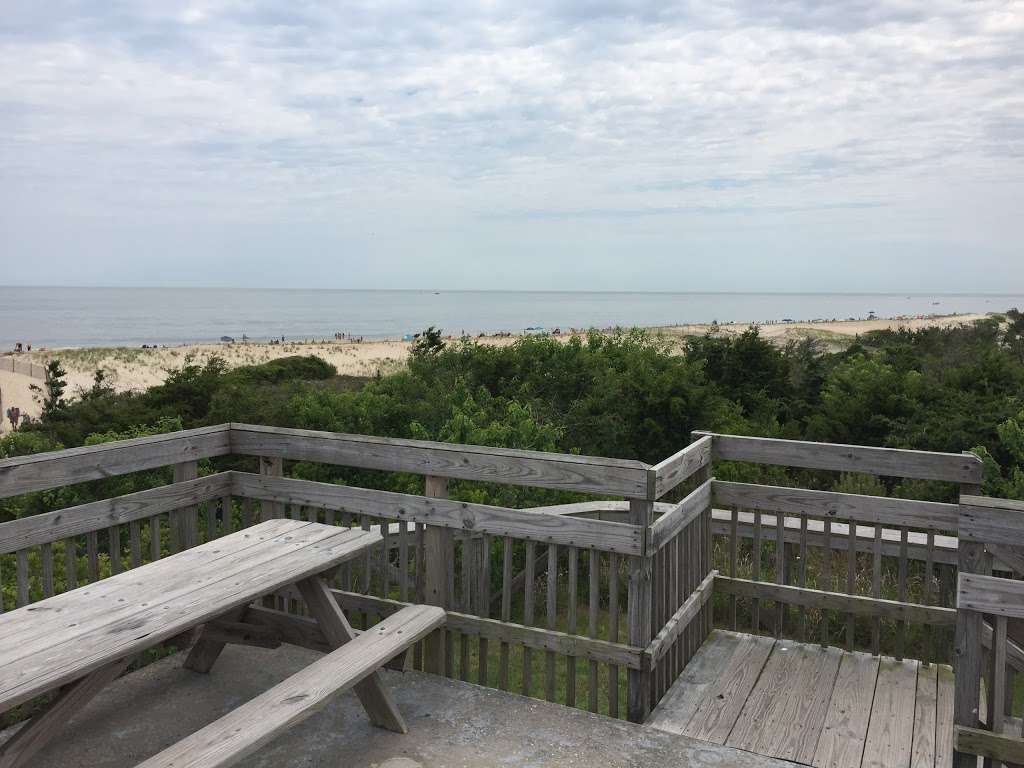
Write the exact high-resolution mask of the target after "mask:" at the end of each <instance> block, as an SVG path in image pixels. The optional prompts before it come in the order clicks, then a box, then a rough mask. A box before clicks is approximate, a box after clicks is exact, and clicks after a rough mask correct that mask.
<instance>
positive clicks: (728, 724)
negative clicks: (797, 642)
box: [684, 635, 776, 744]
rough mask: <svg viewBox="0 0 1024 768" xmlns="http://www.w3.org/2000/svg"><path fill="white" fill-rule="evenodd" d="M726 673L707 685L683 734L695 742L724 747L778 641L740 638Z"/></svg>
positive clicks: (752, 637) (744, 636)
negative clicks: (695, 740)
mask: <svg viewBox="0 0 1024 768" xmlns="http://www.w3.org/2000/svg"><path fill="white" fill-rule="evenodd" d="M739 638H740V640H739V642H738V643H737V646H736V649H735V650H734V652H733V654H732V656H731V657H730V658H729V662H728V664H727V665H726V668H725V670H724V671H723V672H722V674H721V675H720V676H719V677H718V679H717V680H715V681H714V683H712V684H711V685H710V686H708V689H707V691H705V693H704V697H703V698H702V700H701V702H700V704H698V705H697V709H696V711H695V712H694V713H693V717H692V718H690V722H689V723H687V725H686V728H685V730H684V733H685V734H686V735H687V736H689V737H691V738H694V739H700V740H701V741H711V742H714V743H715V744H725V741H726V739H728V738H729V734H730V733H731V732H732V729H733V726H734V725H735V724H736V719H737V718H738V717H739V715H740V712H741V711H742V710H743V705H744V704H745V703H746V701H747V697H748V696H749V695H750V692H751V691H752V690H753V688H754V684H755V683H756V682H757V679H758V677H760V675H761V670H762V669H763V667H764V665H765V662H766V661H767V660H768V657H769V655H770V654H771V652H772V648H773V647H774V646H775V643H776V641H775V640H774V639H773V638H769V637H759V636H756V635H739Z"/></svg>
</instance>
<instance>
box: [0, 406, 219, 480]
mask: <svg viewBox="0 0 1024 768" xmlns="http://www.w3.org/2000/svg"><path fill="white" fill-rule="evenodd" d="M230 452H231V447H230V430H229V427H228V425H227V424H221V425H218V426H215V427H200V428H198V429H188V430H185V431H182V432H168V433H166V434H163V435H153V436H152V437H139V438H135V439H132V440H118V441H117V442H113V443H103V444H101V445H87V446H82V447H80V448H68V449H65V450H63V451H47V452H46V453H35V454H31V455H29V456H17V457H14V458H11V459H3V460H0V498H7V497H8V496H18V495H20V494H23V493H29V492H31V491H45V490H48V489H50V488H58V487H60V486H62V485H71V484H73V483H82V482H85V481H87V480H98V479H100V478H104V477H113V476H116V475H125V474H128V473H130V472H139V471H142V470H146V469H154V468H156V467H164V466H167V465H169V464H179V463H182V462H185V461H195V460H197V459H205V458H210V457H213V456H223V455H225V454H228V453H230Z"/></svg>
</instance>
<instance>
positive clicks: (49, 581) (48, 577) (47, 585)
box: [39, 542, 53, 598]
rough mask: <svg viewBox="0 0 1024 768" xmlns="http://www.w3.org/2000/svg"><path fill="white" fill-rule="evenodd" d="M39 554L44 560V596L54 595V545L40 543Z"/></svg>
mask: <svg viewBox="0 0 1024 768" xmlns="http://www.w3.org/2000/svg"><path fill="white" fill-rule="evenodd" d="M39 554H40V557H41V558H42V561H43V597H44V598H46V597H53V545H52V544H51V543H49V542H47V543H45V544H42V545H40V547H39Z"/></svg>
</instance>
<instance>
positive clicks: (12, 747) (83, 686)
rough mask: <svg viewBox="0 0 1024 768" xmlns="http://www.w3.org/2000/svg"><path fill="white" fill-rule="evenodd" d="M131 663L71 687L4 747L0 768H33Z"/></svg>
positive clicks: (114, 665) (119, 662) (119, 663)
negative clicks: (72, 721) (39, 756)
mask: <svg viewBox="0 0 1024 768" xmlns="http://www.w3.org/2000/svg"><path fill="white" fill-rule="evenodd" d="M130 662H131V658H130V657H128V658H124V659H119V660H117V661H114V662H112V663H110V664H107V665H106V666H104V667H100V668H99V669H97V670H95V671H93V672H91V673H90V674H88V675H87V676H85V677H83V678H82V679H81V680H78V681H76V682H75V683H73V684H72V685H69V686H68V687H67V689H66V690H64V691H62V692H61V694H60V696H59V697H58V698H57V699H56V700H55V701H54V702H53V703H52V704H51V705H50V706H49V707H47V709H46V710H45V711H43V712H42V713H40V714H38V715H36V716H35V717H34V718H32V720H31V721H29V723H28V724H27V725H24V726H22V728H21V729H20V730H19V731H18V732H17V733H15V734H14V735H13V736H12V737H11V738H10V739H8V740H7V741H6V742H4V744H3V745H0V768H21V767H22V766H28V765H31V764H32V757H33V755H35V753H36V752H37V751H39V749H41V748H42V747H43V746H45V745H46V744H47V743H48V742H50V741H52V740H53V739H54V738H55V737H57V736H58V735H59V734H61V733H62V732H63V731H64V728H65V727H66V726H67V721H68V718H70V717H71V716H73V715H75V714H77V713H78V712H79V711H80V710H81V708H82V707H83V706H85V705H86V704H87V703H88V702H89V701H91V700H92V699H93V698H94V697H95V696H96V694H98V693H99V692H100V691H101V690H103V688H105V687H106V686H107V685H108V684H110V683H112V682H113V681H114V680H115V679H116V678H117V677H118V676H120V674H121V673H122V672H124V670H125V669H126V668H127V667H128V664H129V663H130Z"/></svg>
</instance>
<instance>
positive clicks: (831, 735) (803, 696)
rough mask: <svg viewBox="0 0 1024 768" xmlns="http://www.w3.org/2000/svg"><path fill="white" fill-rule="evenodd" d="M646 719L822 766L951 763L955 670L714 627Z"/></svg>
mask: <svg viewBox="0 0 1024 768" xmlns="http://www.w3.org/2000/svg"><path fill="white" fill-rule="evenodd" d="M647 722H648V725H650V726H652V727H655V728H658V729H660V730H664V731H669V732H671V733H680V734H684V735H687V736H691V737H693V738H697V739H702V740H704V741H710V742H714V743H716V744H725V745H728V746H731V747H736V748H738V749H743V750H747V751H749V752H754V753H756V754H759V755H765V756H769V757H777V758H781V759H783V760H790V761H792V762H795V763H801V764H806V765H814V766H817V767H818V768H859V767H860V766H863V767H864V768H868V767H869V766H871V767H874V766H878V767H879V768H899V767H900V766H914V768H918V767H919V766H948V765H950V764H951V761H952V748H953V747H952V745H953V672H952V669H951V668H950V667H949V666H946V665H937V664H931V665H925V664H923V663H921V662H919V661H917V660H911V659H907V660H904V661H897V660H895V659H892V658H888V657H885V656H882V657H878V656H871V655H870V654H866V653H860V652H852V653H851V652H846V651H842V650H839V649H837V648H821V647H820V646H818V645H806V644H802V643H795V642H791V641H788V640H775V639H773V638H769V637H758V636H754V635H744V634H737V633H735V632H726V631H722V630H716V631H714V632H713V633H712V634H711V636H710V637H709V638H708V639H707V641H706V642H705V643H704V645H703V646H702V647H701V649H700V650H699V651H698V652H697V654H696V656H694V658H693V660H692V661H691V662H690V663H689V664H688V665H687V667H686V669H685V670H684V672H683V674H682V676H681V677H680V678H679V679H678V680H677V681H676V683H675V685H673V686H672V688H671V689H670V690H669V692H668V694H667V695H666V696H665V698H664V699H663V700H662V701H661V703H660V704H659V705H658V707H657V708H656V709H655V710H654V712H653V713H652V714H651V717H650V718H649V720H648V721H647Z"/></svg>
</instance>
